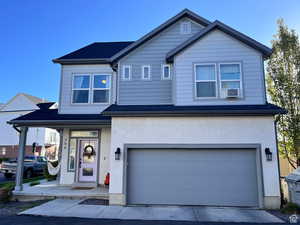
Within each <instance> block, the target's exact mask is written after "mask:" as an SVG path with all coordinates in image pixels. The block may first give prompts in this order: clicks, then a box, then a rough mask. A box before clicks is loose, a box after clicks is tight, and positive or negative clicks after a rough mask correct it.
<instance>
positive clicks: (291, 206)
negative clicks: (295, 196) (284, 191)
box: [281, 202, 300, 214]
mask: <svg viewBox="0 0 300 225" xmlns="http://www.w3.org/2000/svg"><path fill="white" fill-rule="evenodd" d="M281 212H282V213H284V214H293V213H296V214H297V213H300V207H299V206H298V205H297V204H295V203H292V202H288V203H287V204H286V205H285V206H284V207H283V208H282V209H281Z"/></svg>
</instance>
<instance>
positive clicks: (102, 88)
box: [92, 74, 111, 103]
mask: <svg viewBox="0 0 300 225" xmlns="http://www.w3.org/2000/svg"><path fill="white" fill-rule="evenodd" d="M110 89H111V75H109V74H94V76H93V86H92V95H93V103H109V102H110V93H111V91H110Z"/></svg>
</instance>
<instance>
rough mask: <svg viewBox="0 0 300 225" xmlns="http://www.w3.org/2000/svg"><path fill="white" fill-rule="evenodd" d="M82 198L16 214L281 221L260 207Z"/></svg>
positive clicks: (99, 217) (252, 221)
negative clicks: (119, 202)
mask: <svg viewBox="0 0 300 225" xmlns="http://www.w3.org/2000/svg"><path fill="white" fill-rule="evenodd" d="M81 201H83V200H69V199H56V200H52V201H50V202H47V203H45V204H43V205H40V206H37V207H34V208H32V209H28V210H26V211H23V212H21V213H20V214H19V215H35V216H57V217H81V218H97V219H120V220H172V221H174V220H175V221H197V222H237V223H238V222H247V223H282V222H283V221H282V220H280V219H279V218H277V217H275V216H273V215H271V214H269V213H268V212H266V211H264V210H255V209H243V208H229V207H228V208H227V207H226V208H223V207H181V206H170V207H161V206H151V207H143V206H136V207H123V206H104V205H84V204H79V203H80V202H81Z"/></svg>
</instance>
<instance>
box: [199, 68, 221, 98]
mask: <svg viewBox="0 0 300 225" xmlns="http://www.w3.org/2000/svg"><path fill="white" fill-rule="evenodd" d="M206 65H209V66H211V65H213V66H214V67H215V80H197V70H196V67H197V66H206ZM217 77H218V75H217V63H196V64H194V97H195V99H217V98H218V81H217ZM198 82H199V83H200V82H215V85H216V96H215V97H198V96H197V83H198Z"/></svg>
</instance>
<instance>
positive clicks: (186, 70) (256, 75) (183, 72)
mask: <svg viewBox="0 0 300 225" xmlns="http://www.w3.org/2000/svg"><path fill="white" fill-rule="evenodd" d="M207 62H216V63H220V62H241V63H242V79H243V98H241V99H239V100H228V99H221V98H218V99H209V100H208V99H203V100H199V99H195V98H194V92H195V90H194V71H193V64H194V63H207ZM262 62H263V61H262V55H261V53H259V52H258V51H256V50H254V49H252V48H250V47H248V46H246V45H245V44H243V43H242V42H240V41H238V40H236V39H234V38H232V37H231V36H229V35H227V34H225V33H223V32H222V31H219V30H215V31H212V32H211V33H210V34H208V35H207V36H206V37H204V38H202V39H200V40H199V41H197V42H196V43H194V44H193V45H191V46H190V47H189V48H187V49H186V50H185V51H183V52H182V53H180V54H179V55H178V56H176V57H175V60H174V68H175V70H176V72H175V73H176V75H175V79H174V81H173V82H174V89H175V90H174V95H175V101H174V103H175V104H176V105H226V104H228V105H229V104H230V105H231V104H264V103H265V101H266V99H265V87H264V73H263V70H264V68H263V63H262ZM217 72H219V71H218V67H217Z"/></svg>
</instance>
